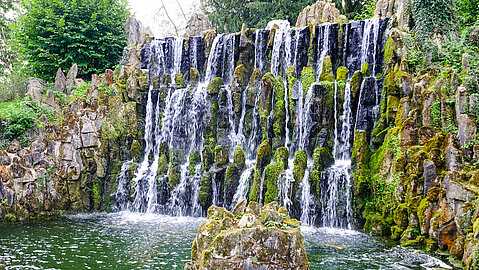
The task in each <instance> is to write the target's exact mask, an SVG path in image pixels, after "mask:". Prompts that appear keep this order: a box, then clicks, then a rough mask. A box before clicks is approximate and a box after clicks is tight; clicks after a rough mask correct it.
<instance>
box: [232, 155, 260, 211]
mask: <svg viewBox="0 0 479 270" xmlns="http://www.w3.org/2000/svg"><path fill="white" fill-rule="evenodd" d="M245 165H246V168H245V170H244V171H243V173H241V176H240V180H239V185H238V188H236V192H235V194H234V196H233V203H232V204H231V206H230V208H233V207H234V206H235V205H236V204H237V203H238V202H240V201H241V200H243V199H246V196H247V195H248V190H249V187H250V185H249V184H250V183H249V182H250V177H251V175H252V173H253V171H254V165H255V160H247V161H246V164H245Z"/></svg>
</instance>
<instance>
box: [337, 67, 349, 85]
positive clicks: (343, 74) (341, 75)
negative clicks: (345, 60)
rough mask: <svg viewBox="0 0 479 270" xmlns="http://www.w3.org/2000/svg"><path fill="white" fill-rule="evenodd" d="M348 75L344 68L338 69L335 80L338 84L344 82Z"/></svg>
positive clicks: (347, 70)
mask: <svg viewBox="0 0 479 270" xmlns="http://www.w3.org/2000/svg"><path fill="white" fill-rule="evenodd" d="M348 73H349V69H347V68H346V67H338V70H336V80H337V81H338V82H346V80H347V79H348Z"/></svg>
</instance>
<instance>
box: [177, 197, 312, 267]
mask: <svg viewBox="0 0 479 270" xmlns="http://www.w3.org/2000/svg"><path fill="white" fill-rule="evenodd" d="M252 203H253V204H254V202H252ZM250 207H251V204H250V206H248V207H247V208H246V210H245V211H246V212H245V213H244V215H243V216H242V217H241V219H240V220H239V221H238V220H237V219H236V218H235V217H234V216H233V215H232V214H231V213H229V212H228V211H227V210H226V209H224V208H220V207H213V206H212V207H210V208H209V209H208V218H207V219H206V221H205V222H204V223H203V224H202V225H201V226H200V228H199V229H198V233H197V235H196V238H195V240H194V241H193V246H192V250H191V262H189V263H187V265H186V266H185V270H186V269H191V270H192V269H234V270H236V269H237V270H241V269H275V270H286V269H298V270H299V269H309V262H308V259H307V257H306V252H305V249H304V244H303V237H302V235H301V232H300V228H299V226H298V225H297V221H296V222H295V220H291V219H288V218H287V217H288V216H289V215H288V214H285V213H284V211H285V209H281V211H283V212H282V214H284V215H281V214H280V213H279V212H278V211H279V209H277V208H274V207H269V208H265V209H263V213H269V214H270V215H266V214H264V215H263V218H264V222H263V223H260V222H259V219H260V217H259V216H258V213H257V211H252V210H251V209H250ZM253 208H255V206H253ZM275 209H276V211H275ZM265 211H266V212H265ZM283 216H284V217H285V218H286V219H283ZM269 217H274V220H271V219H269ZM263 218H262V219H263Z"/></svg>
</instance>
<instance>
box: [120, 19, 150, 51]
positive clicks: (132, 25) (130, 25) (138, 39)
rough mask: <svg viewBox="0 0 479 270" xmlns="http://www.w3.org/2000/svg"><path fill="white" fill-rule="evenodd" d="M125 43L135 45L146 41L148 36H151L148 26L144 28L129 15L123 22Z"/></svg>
mask: <svg viewBox="0 0 479 270" xmlns="http://www.w3.org/2000/svg"><path fill="white" fill-rule="evenodd" d="M125 34H126V45H127V46H130V47H131V46H137V45H142V44H144V43H145V42H146V40H147V38H148V36H153V34H152V32H151V30H150V29H149V28H145V27H144V26H143V24H142V23H141V22H140V21H139V20H137V19H136V18H135V17H130V18H128V20H127V21H126V23H125Z"/></svg>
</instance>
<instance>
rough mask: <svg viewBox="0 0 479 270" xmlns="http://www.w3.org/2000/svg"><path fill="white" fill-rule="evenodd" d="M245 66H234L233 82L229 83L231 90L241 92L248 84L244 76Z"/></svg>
mask: <svg viewBox="0 0 479 270" xmlns="http://www.w3.org/2000/svg"><path fill="white" fill-rule="evenodd" d="M246 75H247V74H246V68H245V67H244V65H239V66H237V67H236V68H235V71H234V74H233V82H232V83H231V89H232V91H233V92H243V91H244V89H245V88H246V85H247V84H248V81H247V79H248V78H247V76H246Z"/></svg>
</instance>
